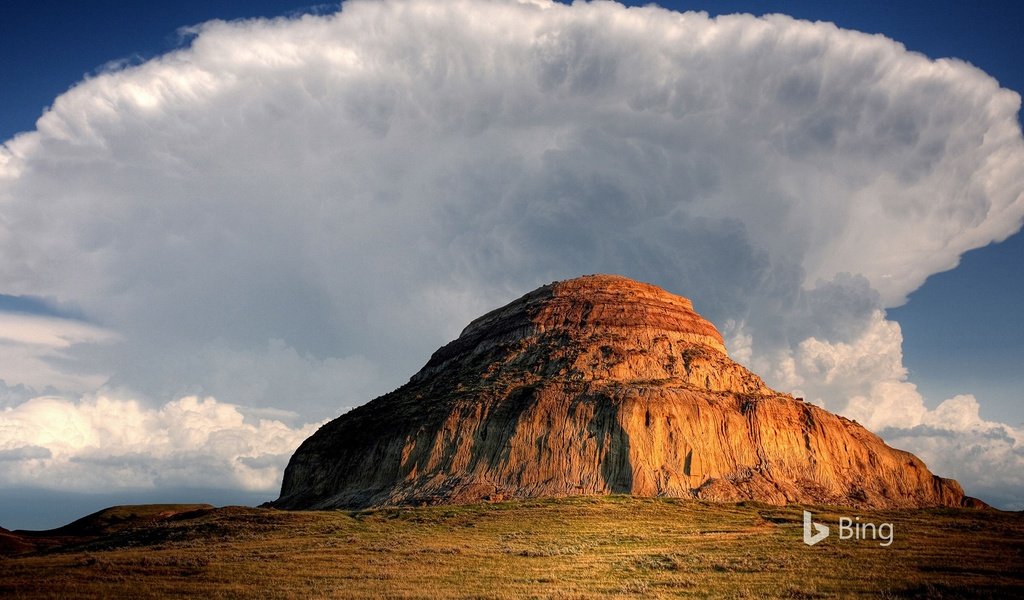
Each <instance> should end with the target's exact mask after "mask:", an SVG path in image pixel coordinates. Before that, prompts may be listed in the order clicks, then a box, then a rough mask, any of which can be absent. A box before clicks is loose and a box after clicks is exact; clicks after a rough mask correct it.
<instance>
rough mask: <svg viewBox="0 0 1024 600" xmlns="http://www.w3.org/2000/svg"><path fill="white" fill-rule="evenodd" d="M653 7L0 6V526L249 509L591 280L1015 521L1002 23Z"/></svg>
mask: <svg viewBox="0 0 1024 600" xmlns="http://www.w3.org/2000/svg"><path fill="white" fill-rule="evenodd" d="M663 7H664V8H663V9H662V8H657V7H647V8H639V7H634V8H630V9H628V10H627V9H626V8H625V7H623V6H620V5H615V4H611V3H594V4H589V5H588V4H577V5H574V6H571V7H570V6H565V5H557V4H551V3H547V2H526V3H518V2H501V1H496V2H431V1H423V2H413V3H408V2H373V1H362V2H360V1H354V2H350V3H346V4H345V5H344V6H343V10H342V11H341V12H340V13H338V14H336V13H337V6H336V5H331V4H328V5H317V6H310V5H308V4H304V3H301V2H271V1H267V2H228V1H221V2H216V1H213V2H201V3H200V2H177V3H171V4H168V3H162V4H155V5H128V4H122V3H115V2H94V3H89V4H88V5H85V4H84V3H64V2H31V3H29V2H8V3H5V4H4V6H3V7H2V8H0V11H2V12H0V57H2V58H3V60H0V82H2V84H0V139H3V140H6V142H5V143H4V146H3V147H2V149H0V252H2V253H3V255H4V256H5V261H4V263H3V264H2V265H0V380H2V384H0V489H3V490H4V492H3V493H0V525H2V526H5V527H8V528H14V527H49V526H56V525H59V524H62V523H63V522H67V521H68V520H70V518H73V517H75V516H80V515H81V514H85V513H86V512H89V510H94V509H98V508H101V507H102V506H105V505H109V504H111V502H110V500H111V497H112V495H117V494H120V495H121V496H120V497H124V498H126V499H128V500H127V501H130V499H132V498H155V497H161V495H165V496H166V497H174V498H178V499H180V500H181V501H211V500H205V499H214V500H212V501H215V503H220V502H239V503H252V502H255V501H256V500H253V499H254V498H260V497H263V498H265V499H271V498H273V497H275V496H276V491H277V487H278V486H279V482H280V475H281V470H282V469H283V466H284V464H285V463H286V461H287V458H288V456H290V454H291V452H292V451H293V450H294V448H295V447H296V446H297V445H298V444H299V443H300V442H301V441H302V440H303V439H305V437H307V436H308V435H309V434H310V433H311V432H312V431H314V430H315V429H316V427H318V426H319V425H320V424H321V423H323V422H324V421H325V420H326V419H330V418H333V417H335V416H337V415H338V414H340V413H341V412H343V411H344V410H347V409H348V408H351V407H353V406H357V405H359V404H362V403H364V402H366V401H367V400H369V399H371V398H373V397H375V396H376V395H379V394H382V393H385V392H387V391H390V390H391V389H393V388H394V387H397V386H398V385H400V384H401V383H403V382H404V381H406V380H407V379H408V377H409V376H410V375H412V373H414V372H415V371H416V370H417V369H418V368H419V367H420V366H422V364H423V363H425V362H426V359H427V358H428V357H429V355H430V353H431V352H432V351H433V350H434V349H436V348H437V347H439V346H441V345H443V344H444V343H446V342H447V341H449V340H451V339H453V338H454V337H455V336H457V335H458V333H459V331H460V330H461V328H462V327H463V326H464V325H465V324H466V323H468V322H469V321H470V320H471V319H472V318H474V317H476V316H478V315H479V314H482V313H483V312H485V311H486V310H488V309H490V308H493V307H496V306H498V305H501V304H503V303H505V302H507V301H510V300H512V299H514V298H516V297H518V296H520V295H522V294H523V293H525V292H527V291H530V290H531V289H534V288H535V287H537V286H539V285H542V284H544V283H547V282H550V281H552V280H555V279H564V278H568V277H573V276H577V275H581V274H585V273H591V272H615V273H621V274H624V275H627V276H630V277H634V278H636V279H640V280H644V281H649V282H651V283H655V284H657V285H659V286H661V287H664V288H665V289H668V290H669V291H672V292H675V293H679V294H681V295H684V296H687V297H690V298H692V299H693V300H694V304H695V307H696V308H697V310H698V311H699V312H701V313H702V314H703V315H705V316H706V317H708V318H710V319H711V320H712V321H713V322H714V323H715V324H716V325H717V326H718V327H719V328H720V329H721V330H722V332H723V334H724V335H725V337H726V340H727V344H728V346H729V349H730V353H731V355H732V356H733V357H734V358H736V359H738V360H740V361H741V362H743V363H744V364H746V365H748V366H749V367H751V368H752V369H753V370H754V371H755V372H757V373H759V374H761V375H762V376H764V377H765V378H766V380H767V381H768V383H769V384H770V385H772V386H773V387H775V388H776V389H779V390H781V391H786V392H793V393H794V394H796V395H801V396H804V397H806V398H808V400H810V401H812V402H816V403H818V404H820V405H822V406H825V407H826V408H828V409H829V410H833V411H835V412H839V413H841V414H844V415H847V416H849V417H851V418H856V419H857V420H858V421H859V422H861V423H863V424H864V425H866V426H867V427H869V428H870V429H872V430H873V431H875V432H876V433H879V434H880V435H882V436H883V438H884V439H886V441H888V442H889V443H890V444H893V445H895V446H897V447H901V448H905V449H908V450H911V451H913V452H915V453H917V454H918V455H919V456H921V457H922V458H923V459H924V460H925V462H926V463H927V464H928V465H929V466H930V467H931V469H932V470H933V471H934V472H936V473H938V474H940V475H943V476H948V477H955V478H957V479H958V480H959V481H960V482H961V483H962V484H963V485H964V487H965V489H966V490H967V492H968V493H969V494H971V495H974V496H978V497H981V498H982V499H984V500H986V501H989V502H991V503H993V504H995V505H997V506H1001V507H1005V508H1013V509H1018V510H1019V509H1022V508H1024V409H1022V403H1021V397H1020V390H1021V389H1022V384H1024V381H1022V379H1024V376H1022V375H1021V369H1020V367H1021V364H1022V362H1024V345H1022V342H1021V340H1022V339H1024V318H1022V317H1021V315H1020V312H1019V310H1018V308H1017V307H1019V306H1020V305H1021V302H1022V301H1024V283H1022V281H1024V279H1022V278H1021V277H1019V273H1020V266H1021V264H1022V259H1024V242H1022V240H1021V235H1020V234H1017V231H1018V230H1019V229H1020V224H1021V219H1022V216H1024V196H1022V193H1024V140H1022V138H1021V133H1020V121H1019V109H1020V96H1019V92H1020V91H1021V90H1024V73H1022V69H1021V67H1020V66H1019V64H1016V63H1017V62H1018V61H1016V60H1015V59H1016V58H1017V57H1019V56H1021V55H1024V53H1022V48H1021V45H1022V42H1021V36H1019V30H1018V29H1019V28H1018V27H1017V26H1016V24H1018V23H1020V22H1021V17H1022V16H1024V15H1022V14H1021V13H1022V12H1024V9H1022V8H1021V7H1019V6H1018V5H1015V4H1012V3H1005V4H1002V3H983V4H982V5H980V6H975V5H970V6H969V5H966V4H963V3H954V2H948V3H941V2H940V3H935V2H928V3H913V2H907V3H899V4H897V5H896V6H882V5H880V4H878V3H871V2H849V3H842V4H841V5H840V4H839V3H818V2H720V3H707V2H705V3H701V2H686V3H683V2H665V3H663ZM685 10H697V11H706V14H700V13H688V14H685V15H680V14H678V13H676V12H673V11H685ZM732 13H751V14H746V15H742V16H729V15H732ZM773 13H782V14H781V15H774V16H773ZM717 15H723V16H722V17H720V18H715V17H716V16H717ZM764 15H769V16H764ZM786 15H789V16H786ZM267 17H270V18H272V19H269V20H268V19H266V18H267ZM274 17H278V18H274ZM213 19H219V21H211V20H213ZM833 23H834V24H835V25H833ZM1004 240H1005V241H1004ZM25 498H35V499H37V501H35V502H26V501H25ZM62 498H63V499H64V500H63V501H62V500H61V499H62ZM28 505H34V506H36V507H37V508H38V507H39V506H54V507H57V506H59V507H62V508H61V509H60V510H58V509H56V508H55V509H54V510H52V511H45V512H43V511H40V510H34V511H29V510H27V509H26V508H25V507H26V506H28Z"/></svg>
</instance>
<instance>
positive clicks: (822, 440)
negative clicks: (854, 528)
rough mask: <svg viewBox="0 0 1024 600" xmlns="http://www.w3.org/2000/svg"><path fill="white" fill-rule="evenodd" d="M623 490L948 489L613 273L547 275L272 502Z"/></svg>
mask: <svg viewBox="0 0 1024 600" xmlns="http://www.w3.org/2000/svg"><path fill="white" fill-rule="evenodd" d="M593 494H633V495H640V496H670V497H683V498H697V499H706V500H715V501H739V500H758V501H762V502H767V503H772V504H785V503H790V502H798V503H814V504H835V505H846V506H857V507H875V508H883V507H885V508H896V507H906V508H910V507H927V506H961V505H969V504H970V503H971V501H972V500H973V499H970V498H966V497H965V496H964V493H963V490H962V489H961V488H960V485H959V484H958V483H957V482H956V481H953V480H951V479H944V478H941V477H938V476H936V475H933V474H932V473H931V472H930V471H929V470H928V468H927V467H926V466H925V464H924V463H923V462H922V461H921V460H920V459H918V458H917V457H916V456H914V455H913V454H910V453H909V452H904V451H902V450H897V449H894V448H891V447H889V446H887V445H886V444H885V443H884V442H883V441H882V440H881V439H880V438H879V437H878V436H876V435H874V434H873V433H871V432H869V431H868V430H866V429H865V428H864V427H862V426H860V425H859V424H857V423H856V422H854V421H850V420H848V419H845V418H843V417H840V416H837V415H834V414H832V413H829V412H828V411H826V410H824V409H821V408H819V407H817V406H814V405H810V404H807V403H805V402H803V401H801V400H799V399H796V398H793V397H792V396H790V395H787V394H782V393H779V392H776V391H773V390H772V389H770V388H768V387H767V386H766V385H765V384H764V382H763V381H762V380H761V379H760V378H759V377H758V376H757V375H755V374H753V373H751V372H750V371H748V370H747V369H746V368H744V367H743V366H741V365H739V364H738V363H736V362H733V361H732V360H731V359H730V358H729V356H728V355H727V353H726V349H725V345H724V343H723V340H722V336H721V334H720V333H719V332H718V330H717V329H716V328H715V327H714V325H712V324H711V323H710V322H708V321H707V320H705V319H703V318H702V317H701V316H700V315H698V314H697V313H696V312H695V311H694V309H693V305H692V304H691V303H690V301H689V300H687V299H686V298H683V297H680V296H676V295H673V294H670V293H668V292H666V291H664V290H662V289H660V288H658V287H655V286H653V285H649V284H645V283H639V282H636V281H633V280H630V279H627V278H624V277H618V276H610V275H592V276H587V277H580V278H578V279H572V280H569V281H562V282H556V283H552V284H550V285H546V286H544V287H541V288H539V289H537V290H535V291H533V292H530V293H529V294H527V295H525V296H523V297H522V298H520V299H518V300H515V301H514V302H512V303H510V304H508V305H506V306H503V307H501V308H499V309H497V310H494V311H492V312H490V313H488V314H486V315H484V316H482V317H480V318H478V319H476V320H475V321H473V322H472V323H470V324H469V325H468V326H467V327H466V329H465V330H464V331H463V332H462V334H461V335H460V336H459V337H458V339H456V340H455V341H453V342H451V343H449V344H447V345H446V346H444V347H442V348H441V349H439V350H438V351H437V352H435V353H434V354H433V356H431V358H430V360H429V361H428V362H427V364H426V365H425V366H424V367H423V368H422V369H421V370H420V371H419V372H418V373H416V374H415V375H414V376H413V377H412V378H411V380H410V381H409V382H408V383H407V384H405V385H404V386H402V387H400V388H399V389H397V390H395V391H393V392H391V393H389V394H385V395H384V396H381V397H379V398H377V399H375V400H373V401H371V402H369V403H367V404H365V405H363V406H360V407H359V408H356V409H354V410H352V411H350V412H348V413H346V414H344V415H342V416H341V417H339V418H337V419H335V420H334V421H331V422H330V423H328V424H326V425H324V426H323V427H322V428H321V429H320V430H319V431H317V432H316V433H315V434H314V435H313V436H311V437H310V438H309V439H307V440H306V441H305V442H304V443H303V444H302V445H301V446H300V447H299V448H298V450H296V452H295V454H294V455H293V456H292V458H291V461H290V462H289V464H288V467H287V469H286V470H285V474H284V482H283V485H282V488H281V497H280V498H279V499H278V500H277V501H275V502H274V503H272V504H273V505H274V506H277V507H280V508H340V507H366V506H379V505H392V504H420V503H427V504H437V503H467V502H476V501H485V500H505V499H513V498H532V497H542V496H578V495H593Z"/></svg>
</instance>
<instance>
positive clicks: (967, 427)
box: [761, 311, 1024, 508]
mask: <svg viewBox="0 0 1024 600" xmlns="http://www.w3.org/2000/svg"><path fill="white" fill-rule="evenodd" d="M902 346H903V335H902V333H901V332H900V326H899V324H898V323H896V322H894V321H889V320H886V319H885V315H884V314H883V313H882V312H881V311H876V312H875V313H874V314H873V315H872V318H871V320H870V324H869V326H868V327H867V328H866V329H865V330H864V331H863V332H862V333H861V334H860V335H859V336H857V337H855V338H854V339H852V340H849V341H844V342H835V343H832V342H828V341H824V340H819V339H817V338H814V337H811V338H808V339H806V340H804V341H803V342H801V343H800V344H799V345H798V346H797V348H796V349H795V350H793V351H780V352H778V353H777V354H776V355H775V356H774V357H773V359H774V360H772V361H769V360H762V361H761V366H762V367H763V368H765V372H766V373H770V374H771V375H772V376H773V378H774V379H775V381H776V382H778V383H777V385H780V386H784V389H785V388H786V387H788V389H791V390H793V391H794V393H795V394H797V395H805V396H806V398H807V399H808V400H810V401H811V402H814V403H817V404H821V405H825V406H827V407H828V408H830V409H831V410H833V411H836V412H839V413H840V414H843V415H845V416H847V417H849V418H851V419H855V420H857V421H858V422H860V423H861V424H863V425H864V426H865V427H867V428H868V429H870V430H872V431H875V432H876V433H878V434H879V435H881V436H882V438H883V439H885V440H886V442H888V443H889V444H891V445H893V446H895V447H897V448H902V449H904V450H909V451H911V452H913V453H914V454H917V455H918V456H919V457H921V458H922V459H923V460H924V461H925V464H927V465H928V466H929V468H930V469H931V470H932V471H933V472H935V473H937V474H939V475H942V476H944V477H952V478H954V479H957V480H958V481H959V482H960V483H961V485H963V486H964V488H965V489H966V490H967V492H968V494H974V495H988V497H989V499H991V500H992V501H998V502H1000V503H1001V504H1002V506H1004V507H1017V506H1019V507H1020V508H1024V505H1021V504H1020V503H1021V502H1022V500H1021V499H1022V498H1024V431H1022V430H1020V429H1019V428H1015V427H1013V426H1011V425H1008V424H1005V423H998V422H994V421H988V420H985V419H983V418H982V416H981V406H980V405H979V403H978V400H977V399H976V398H975V397H974V396H972V395H958V396H954V397H953V398H949V399H946V400H943V401H942V402H940V403H939V404H938V405H937V406H935V408H929V407H928V406H927V404H926V402H925V398H924V397H923V396H922V395H921V394H920V393H919V392H918V390H917V386H915V385H914V384H913V383H911V382H909V381H908V380H907V370H906V368H905V367H904V366H903V356H902ZM844 403H845V406H844Z"/></svg>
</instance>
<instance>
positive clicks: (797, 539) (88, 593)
mask: <svg viewBox="0 0 1024 600" xmlns="http://www.w3.org/2000/svg"><path fill="white" fill-rule="evenodd" d="M802 510H803V507H794V506H791V507H775V506H767V505H762V504H756V503H743V504H739V505H728V504H709V503H701V502H695V501H676V500H668V499H641V498H631V497H615V496H613V497H608V498H569V499H560V500H542V501H523V502H509V503H498V504H479V505H470V506H440V507H417V508H394V509H378V510H367V511H322V512H283V511H277V510H271V509H253V508H242V507H228V508H223V509H216V510H212V509H206V508H202V507H188V510H185V509H182V511H181V512H177V513H176V514H171V513H174V512H175V511H173V510H169V509H168V508H167V507H161V508H160V509H159V510H158V509H152V510H149V511H148V512H147V510H146V509H140V508H134V509H133V508H131V507H126V508H122V509H117V510H115V511H112V512H108V513H105V514H104V515H102V518H99V517H97V518H94V519H93V521H88V520H87V521H84V522H82V523H80V524H79V526H78V527H77V529H76V528H72V529H71V530H68V529H65V530H64V532H63V534H64V535H68V536H71V537H66V538H63V541H62V538H60V537H59V536H58V537H54V536H55V535H56V533H57V532H51V534H50V537H49V538H47V536H45V535H42V536H37V538H36V539H35V542H34V543H36V544H37V545H38V548H40V549H38V550H36V551H33V552H27V553H21V554H16V555H9V556H0V595H15V596H21V597H49V598H67V597H75V598H80V597H94V598H103V597H166V596H190V597H195V596H201V597H205V598H266V597H270V598H276V597H280V598H308V597H342V598H495V599H501V598H630V597H644V598H671V597H683V598H730V597H731V598H764V597H781V598H827V597H836V596H838V597H857V596H868V597H879V596H881V597H914V598H959V597H981V598H988V597H991V598H1003V597H1024V515H1021V514H1016V513H1000V512H996V511H980V510H925V511H843V510H840V509H834V508H833V509H829V508H813V509H812V510H813V511H814V512H815V520H817V521H821V522H825V523H835V522H836V521H837V520H838V519H839V517H840V516H843V515H857V516H860V517H861V518H862V521H872V522H876V523H881V522H890V523H893V525H894V529H895V541H894V542H893V544H892V545H891V546H889V547H881V546H880V545H879V543H878V541H872V540H860V541H855V540H838V539H836V536H835V535H833V536H832V537H830V538H829V539H827V540H825V541H824V542H822V543H820V544H818V545H816V546H814V547H810V546H806V545H804V544H803V543H802V541H801V540H802V522H801V517H802ZM119 511H120V512H119ZM94 521H99V522H98V523H96V522H94ZM90 527H91V528H92V529H91V530H89V528H90ZM87 530H89V531H87ZM58 531H59V530H58ZM73 534H74V535H77V537H74V535H73ZM47 546H49V549H47Z"/></svg>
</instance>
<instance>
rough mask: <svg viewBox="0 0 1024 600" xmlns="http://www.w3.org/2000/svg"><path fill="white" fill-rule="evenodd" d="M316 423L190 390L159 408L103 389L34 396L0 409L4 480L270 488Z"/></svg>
mask: <svg viewBox="0 0 1024 600" xmlns="http://www.w3.org/2000/svg"><path fill="white" fill-rule="evenodd" d="M318 426H319V424H308V425H303V426H301V427H289V426H288V425H285V424H284V423H282V422H281V421H278V420H273V419H264V418H247V417H246V410H245V409H244V408H242V407H239V406H236V405H233V404H225V403H222V402H217V401H216V400H215V399H213V398H196V397H194V396H190V397H185V398H180V399H178V400H174V401H171V402H168V403H166V404H164V405H163V406H161V407H159V408H155V409H154V408H146V407H145V406H143V405H142V404H140V403H139V402H138V401H135V400H123V399H116V398H110V397H107V396H91V397H86V398H82V399H80V400H79V401H71V400H68V399H64V398H56V397H39V398H33V399H31V400H29V401H27V402H25V403H23V404H20V405H18V406H16V407H13V408H7V409H4V410H2V411H0V484H2V485H5V486H9V487H16V486H45V487H50V488H53V489H59V490H63V491H92V492H95V491H109V490H111V489H145V488H154V487H175V486H177V487H182V486H185V487H193V488H194V487H208V488H241V489H246V490H259V491H267V492H274V491H276V490H277V487H278V486H279V485H280V483H281V474H282V472H283V470H284V466H285V464H286V463H287V461H288V458H289V457H290V456H291V453H292V452H294V451H295V448H297V447H298V445H299V444H300V443H301V442H302V441H303V440H304V439H305V438H307V437H309V435H311V434H312V433H313V432H314V431H315V430H316V428H317V427H318Z"/></svg>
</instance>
